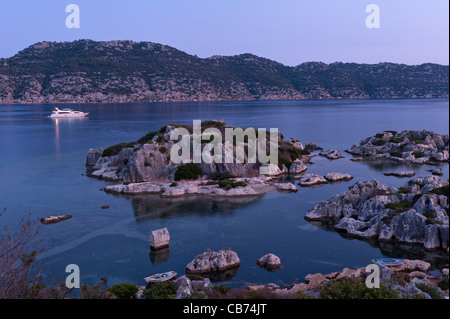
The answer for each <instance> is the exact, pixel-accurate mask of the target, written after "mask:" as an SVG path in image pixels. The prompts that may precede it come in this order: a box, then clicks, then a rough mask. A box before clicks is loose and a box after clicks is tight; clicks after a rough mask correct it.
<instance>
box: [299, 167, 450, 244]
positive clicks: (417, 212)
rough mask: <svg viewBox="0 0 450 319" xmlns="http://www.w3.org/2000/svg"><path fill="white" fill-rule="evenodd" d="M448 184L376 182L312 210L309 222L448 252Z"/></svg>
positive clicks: (354, 234)
mask: <svg viewBox="0 0 450 319" xmlns="http://www.w3.org/2000/svg"><path fill="white" fill-rule="evenodd" d="M448 198H449V182H448V181H447V180H445V179H443V178H442V177H440V176H435V175H430V176H426V177H417V178H414V179H411V180H410V181H408V182H407V183H406V185H405V186H404V187H400V188H396V187H392V186H387V185H385V184H382V183H380V182H379V181H378V180H371V181H367V182H358V183H356V184H354V185H353V186H351V187H349V190H348V191H346V192H343V193H340V194H337V195H335V196H334V197H332V198H331V199H329V200H326V201H323V202H320V203H318V204H317V205H316V206H314V207H312V208H311V209H309V210H308V212H307V213H306V215H305V219H306V220H308V221H322V222H326V221H331V222H332V223H333V224H334V228H335V230H337V231H342V232H346V233H347V234H348V235H349V236H352V237H357V238H364V239H369V238H374V239H378V240H379V241H385V242H390V241H392V242H400V243H406V244H417V245H421V246H423V247H424V248H425V249H427V250H434V249H438V250H445V251H447V253H448V249H449V217H448V213H449V201H448Z"/></svg>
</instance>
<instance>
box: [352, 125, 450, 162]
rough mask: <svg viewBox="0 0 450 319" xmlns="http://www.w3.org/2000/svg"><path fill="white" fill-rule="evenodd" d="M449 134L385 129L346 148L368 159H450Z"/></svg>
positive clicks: (416, 160) (402, 160)
mask: <svg viewBox="0 0 450 319" xmlns="http://www.w3.org/2000/svg"><path fill="white" fill-rule="evenodd" d="M448 141H449V136H448V134H447V135H440V134H437V133H435V132H432V131H427V130H423V131H409V130H405V131H402V132H400V133H398V132H396V131H383V132H380V133H377V134H376V135H375V136H371V137H368V138H366V139H363V140H362V141H361V142H360V143H359V144H353V145H352V147H351V149H350V150H348V151H347V152H348V153H350V154H353V155H356V156H358V157H357V158H358V159H359V158H360V157H362V158H363V159H364V158H369V159H389V160H393V161H396V162H408V163H412V164H426V163H433V162H448V160H449V144H448Z"/></svg>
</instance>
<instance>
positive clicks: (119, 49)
mask: <svg viewBox="0 0 450 319" xmlns="http://www.w3.org/2000/svg"><path fill="white" fill-rule="evenodd" d="M448 75H449V67H448V66H443V65H439V64H434V63H424V64H420V65H406V64H397V63H390V62H383V63H378V64H360V63H343V62H334V63H330V64H326V63H323V62H314V61H310V62H305V63H302V64H299V65H297V66H286V65H283V64H282V63H279V62H277V61H273V60H270V59H267V58H262V57H258V56H256V55H254V54H251V53H244V54H239V55H234V56H221V55H215V56H211V57H208V58H199V57H197V56H195V55H190V54H188V53H185V52H183V51H180V50H178V49H176V48H173V47H170V46H167V45H163V44H158V43H153V42H134V41H128V40H118V41H93V40H77V41H73V42H38V43H35V44H33V45H31V46H29V47H27V48H25V49H23V50H21V51H20V52H18V53H17V54H16V55H14V56H13V57H10V58H6V59H4V58H3V59H0V104H29V103H33V104H43V103H46V104H47V103H49V104H51V103H134V102H183V101H223V100H303V99H387V98H433V97H434V98H438V97H448V91H449V89H448Z"/></svg>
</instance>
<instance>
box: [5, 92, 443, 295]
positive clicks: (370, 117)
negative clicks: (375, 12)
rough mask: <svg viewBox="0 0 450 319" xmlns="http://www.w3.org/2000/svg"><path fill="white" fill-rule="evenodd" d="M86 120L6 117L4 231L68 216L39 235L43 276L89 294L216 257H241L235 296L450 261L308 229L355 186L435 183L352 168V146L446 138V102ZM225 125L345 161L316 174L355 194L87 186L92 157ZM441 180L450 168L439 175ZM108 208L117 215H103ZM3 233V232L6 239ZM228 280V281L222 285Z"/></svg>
mask: <svg viewBox="0 0 450 319" xmlns="http://www.w3.org/2000/svg"><path fill="white" fill-rule="evenodd" d="M71 107H72V108H74V109H76V110H80V111H84V112H89V113H90V114H89V116H88V118H86V119H72V120H58V121H56V120H54V119H51V118H49V117H48V115H49V114H51V110H52V106H50V105H13V106H1V107H0V152H1V153H0V176H1V177H2V182H1V183H0V209H3V208H7V210H6V212H5V213H4V215H3V216H2V217H0V226H3V225H8V226H9V227H10V228H12V229H14V227H15V225H17V223H18V221H19V220H20V218H24V217H26V216H27V215H28V214H29V213H31V214H32V217H33V218H36V219H37V218H39V217H44V216H50V215H57V214H70V215H72V216H73V217H72V218H71V219H69V220H66V221H64V222H61V223H59V224H55V225H47V226H44V227H43V228H42V232H41V236H42V238H43V239H44V243H45V244H46V246H47V247H48V250H47V253H46V254H45V258H44V262H45V265H46V268H45V269H46V270H47V271H50V270H54V271H55V272H56V273H57V274H59V275H64V274H65V273H64V271H65V267H66V265H68V264H77V265H78V266H79V267H80V269H81V281H82V283H88V284H93V283H95V282H97V281H98V280H99V279H100V278H101V277H104V276H107V277H109V281H110V283H112V284H114V283H117V282H134V283H137V284H144V283H145V282H144V281H143V278H144V277H146V276H149V275H152V274H154V273H158V272H163V271H168V270H174V271H177V272H178V273H179V274H184V268H185V266H186V265H187V264H188V263H189V262H190V261H191V260H192V259H193V258H194V257H195V256H196V255H197V254H198V253H201V252H203V251H204V250H206V249H208V248H210V249H212V250H218V249H220V248H224V247H230V248H232V249H234V250H235V251H236V252H237V253H238V255H239V257H240V259H241V266H240V267H239V270H238V272H237V273H236V274H234V276H230V277H229V278H227V281H226V284H231V285H234V286H238V285H240V284H242V283H243V282H245V283H269V282H273V283H276V284H279V285H285V284H289V283H292V282H293V281H303V279H304V277H305V276H306V275H307V274H309V273H316V272H321V273H331V272H334V271H338V270H341V269H342V268H344V267H348V268H356V267H363V266H366V265H367V263H368V262H369V261H370V260H371V259H373V258H380V257H401V258H424V259H427V260H429V261H431V262H432V263H433V265H436V266H437V265H439V264H442V263H448V257H447V256H446V255H443V254H440V253H438V252H434V253H425V252H424V251H423V250H422V249H420V248H419V247H416V246H402V245H389V244H378V243H377V242H376V241H374V242H370V241H363V240H357V239H349V238H346V237H345V236H344V235H342V234H340V233H337V232H335V231H333V230H330V229H327V227H326V226H323V225H320V224H313V223H309V222H306V221H305V220H304V215H305V213H306V211H307V210H308V209H309V208H310V207H312V206H314V205H315V204H316V203H318V202H319V201H321V200H325V199H328V198H330V197H332V196H333V195H334V194H336V193H339V192H342V191H345V190H347V188H348V187H349V186H350V185H353V184H354V183H355V182H357V181H365V180H371V179H373V178H377V179H379V180H380V181H382V182H383V183H386V184H388V185H393V186H401V185H403V184H405V183H406V181H407V179H400V178H397V177H386V176H384V175H383V172H386V171H387V170H389V171H394V170H395V171H400V170H405V169H414V170H415V171H416V174H417V176H423V175H428V174H429V172H427V170H428V169H430V168H432V167H431V166H428V165H424V166H408V165H398V164H397V165H392V164H386V163H385V164H380V163H368V162H361V163H355V162H352V161H350V160H349V158H350V155H349V154H346V153H344V151H345V150H346V149H349V148H350V147H351V145H352V144H353V143H359V141H360V140H361V139H363V138H366V137H368V136H372V135H374V134H376V133H377V132H380V131H383V130H396V131H401V130H403V129H410V130H422V129H428V130H433V131H435V132H437V133H440V134H448V133H449V120H448V116H449V100H448V99H432V100H381V101H366V100H364V101H359V100H357V101H354V100H350V101H348V100H339V101H276V102H215V103H178V104H177V103H171V104H163V103H161V104H159V103H155V104H109V105H106V104H104V105H103V104H81V105H71ZM194 119H199V120H211V119H216V120H225V121H226V122H227V124H228V125H231V126H241V127H254V128H267V129H269V128H278V129H279V131H280V132H282V133H283V134H284V136H285V137H286V138H290V137H293V138H296V139H298V140H300V141H302V142H303V143H305V142H308V141H313V142H315V143H316V144H317V145H319V146H321V147H323V148H324V149H329V148H334V149H337V150H339V151H341V152H342V154H343V155H344V156H345V158H344V159H339V160H336V161H329V160H327V159H325V158H322V157H315V158H313V160H312V162H313V163H314V164H312V165H309V167H308V173H317V174H326V173H328V172H341V173H349V174H351V175H353V176H354V177H355V178H354V180H352V181H350V182H345V183H339V184H332V185H324V186H322V187H318V188H300V189H299V192H298V193H292V194H286V193H279V192H272V193H268V194H265V195H263V196H261V197H260V198H257V199H248V200H246V199H239V200H233V201H232V200H219V199H208V198H195V197H194V198H181V199H161V198H160V197H159V196H157V195H146V196H128V197H124V196H115V195H111V194H106V193H105V192H103V191H101V189H103V188H104V187H105V186H106V185H108V184H109V183H108V182H105V181H101V180H97V179H94V178H89V177H86V176H85V161H86V154H87V152H88V150H89V149H90V148H98V147H104V146H108V145H113V144H117V143H119V142H130V141H134V140H137V139H138V138H140V137H141V136H143V135H145V134H146V133H148V132H149V131H154V130H156V129H159V128H160V127H162V126H164V125H165V124H168V123H180V124H191V123H192V120H194ZM441 167H442V169H443V171H444V178H448V177H449V170H448V164H442V165H441ZM104 205H109V206H110V208H109V209H101V206H104ZM162 227H167V228H168V229H169V232H170V235H171V241H170V247H169V250H168V251H163V252H162V253H160V254H158V255H153V254H150V248H149V243H148V235H149V234H150V232H151V231H152V230H155V229H158V228H162ZM2 231H3V227H2ZM267 253H274V254H276V255H278V256H279V257H280V258H281V261H282V263H283V268H282V269H281V270H279V271H277V272H268V271H266V270H264V269H262V268H260V267H259V266H257V265H256V260H257V259H258V258H260V257H261V256H263V255H265V254H267ZM220 280H224V279H220Z"/></svg>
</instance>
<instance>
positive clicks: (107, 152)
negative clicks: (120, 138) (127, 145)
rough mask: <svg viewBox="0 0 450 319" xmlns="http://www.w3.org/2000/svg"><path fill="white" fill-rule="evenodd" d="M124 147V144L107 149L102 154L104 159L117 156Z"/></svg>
mask: <svg viewBox="0 0 450 319" xmlns="http://www.w3.org/2000/svg"><path fill="white" fill-rule="evenodd" d="M123 147H124V145H123V144H117V145H113V146H110V147H107V148H106V149H105V150H104V151H103V154H102V157H108V156H115V155H117V154H119V153H120V151H121V150H122V148H123Z"/></svg>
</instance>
